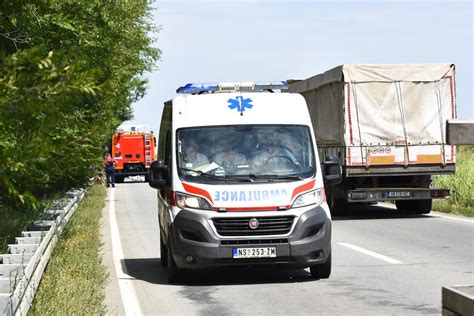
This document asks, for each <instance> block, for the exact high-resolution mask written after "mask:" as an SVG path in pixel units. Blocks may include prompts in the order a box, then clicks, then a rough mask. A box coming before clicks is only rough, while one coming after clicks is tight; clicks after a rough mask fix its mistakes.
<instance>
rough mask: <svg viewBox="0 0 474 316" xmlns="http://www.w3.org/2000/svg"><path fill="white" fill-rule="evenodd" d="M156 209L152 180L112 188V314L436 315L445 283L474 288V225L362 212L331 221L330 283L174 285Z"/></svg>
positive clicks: (230, 273)
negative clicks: (162, 256)
mask: <svg viewBox="0 0 474 316" xmlns="http://www.w3.org/2000/svg"><path fill="white" fill-rule="evenodd" d="M156 209H157V208H156V191H155V190H153V189H151V188H150V187H149V186H148V184H146V183H124V184H118V185H117V186H116V188H115V189H109V195H108V200H107V205H106V207H105V208H104V219H103V226H102V235H103V236H102V237H103V241H104V263H105V264H106V265H107V266H108V268H109V271H110V279H111V282H110V283H109V284H108V286H107V289H106V304H107V305H108V309H109V313H110V314H115V315H122V314H126V313H128V314H146V315H152V314H153V315H156V314H159V315H249V314H259V315H422V314H427V315H439V314H440V313H441V287H442V286H445V285H455V284H473V283H474V248H473V241H474V221H473V220H470V219H465V218H461V217H454V216H447V215H443V214H439V213H434V212H432V213H431V214H430V215H428V216H425V215H423V216H418V215H412V214H407V213H399V212H397V211H396V210H394V209H392V208H390V207H383V206H364V207H359V208H356V209H353V211H352V212H351V216H350V217H336V218H334V219H333V239H332V249H333V268H332V275H331V277H330V278H329V279H327V280H314V279H312V278H311V276H310V274H309V270H288V269H268V268H267V269H265V268H220V269H214V270H206V271H200V272H198V273H194V274H192V275H188V279H189V281H188V282H186V283H185V284H180V285H170V284H168V282H167V274H166V269H164V268H162V267H161V266H160V258H159V228H158V219H157V211H156ZM115 223H116V224H115ZM120 246H121V247H120Z"/></svg>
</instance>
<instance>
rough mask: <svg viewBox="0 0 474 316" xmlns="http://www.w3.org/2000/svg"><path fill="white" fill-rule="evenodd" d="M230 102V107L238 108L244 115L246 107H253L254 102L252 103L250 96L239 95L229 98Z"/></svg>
mask: <svg viewBox="0 0 474 316" xmlns="http://www.w3.org/2000/svg"><path fill="white" fill-rule="evenodd" d="M227 102H229V103H230V104H229V109H231V110H233V109H237V111H239V112H240V115H244V112H245V109H251V108H252V107H253V104H250V102H252V99H250V98H245V99H244V98H243V97H242V96H237V97H235V99H229V100H227Z"/></svg>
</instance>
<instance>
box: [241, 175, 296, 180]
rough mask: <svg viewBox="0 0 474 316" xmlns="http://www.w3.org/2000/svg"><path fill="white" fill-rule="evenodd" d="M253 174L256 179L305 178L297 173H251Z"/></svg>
mask: <svg viewBox="0 0 474 316" xmlns="http://www.w3.org/2000/svg"><path fill="white" fill-rule="evenodd" d="M249 176H252V177H253V178H254V179H267V180H268V181H272V180H298V181H299V180H303V179H304V178H303V177H301V176H297V175H278V174H271V175H268V174H262V175H254V174H252V175H249Z"/></svg>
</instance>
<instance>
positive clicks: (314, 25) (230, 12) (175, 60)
mask: <svg viewBox="0 0 474 316" xmlns="http://www.w3.org/2000/svg"><path fill="white" fill-rule="evenodd" d="M154 7H156V10H155V11H154V15H153V21H154V23H155V24H156V25H157V26H160V27H161V30H160V32H159V33H158V34H157V38H158V39H157V42H156V44H155V46H157V47H159V48H160V49H161V50H162V52H163V54H162V58H161V60H160V61H159V62H158V64H157V67H158V69H157V70H156V71H154V72H153V73H150V74H148V75H147V77H148V78H149V88H148V91H147V95H146V96H145V97H144V98H143V99H142V100H140V101H139V102H137V103H136V104H134V105H133V108H134V115H135V118H134V120H133V121H132V122H133V123H136V124H146V125H148V126H150V127H151V128H152V129H153V130H154V131H155V133H158V128H159V123H160V118H161V111H162V109H163V103H164V101H167V100H169V99H172V98H173V96H174V95H175V91H176V89H177V88H178V87H179V86H182V85H184V84H186V83H189V82H229V81H265V80H270V81H276V80H286V79H305V78H308V77H311V76H313V75H316V74H319V73H322V72H324V71H326V70H328V69H331V68H333V67H335V66H338V65H341V64H361V63H372V64H376V63H387V64H398V63H454V64H456V94H457V109H458V118H465V119H467V118H474V103H473V92H472V90H473V88H474V84H473V83H474V82H473V11H474V9H473V3H472V1H460V2H459V1H458V2H456V1H420V2H413V1H397V2H386V1H365V2H359V1H327V2H322V1H309V0H307V1H291V0H286V1H284V0H272V1H270V0H253V1H252V0H241V1H239V0H215V1H210V0H209V1H199V0H161V1H159V0H158V1H156V2H155V3H154Z"/></svg>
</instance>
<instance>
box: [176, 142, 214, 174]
mask: <svg viewBox="0 0 474 316" xmlns="http://www.w3.org/2000/svg"><path fill="white" fill-rule="evenodd" d="M182 158H183V163H182V164H181V167H184V168H188V169H196V168H198V167H200V166H203V165H207V164H209V159H207V157H206V156H205V155H204V154H202V153H200V152H198V143H197V141H196V140H195V139H193V138H191V139H189V140H188V141H187V142H184V146H183V156H182Z"/></svg>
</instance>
